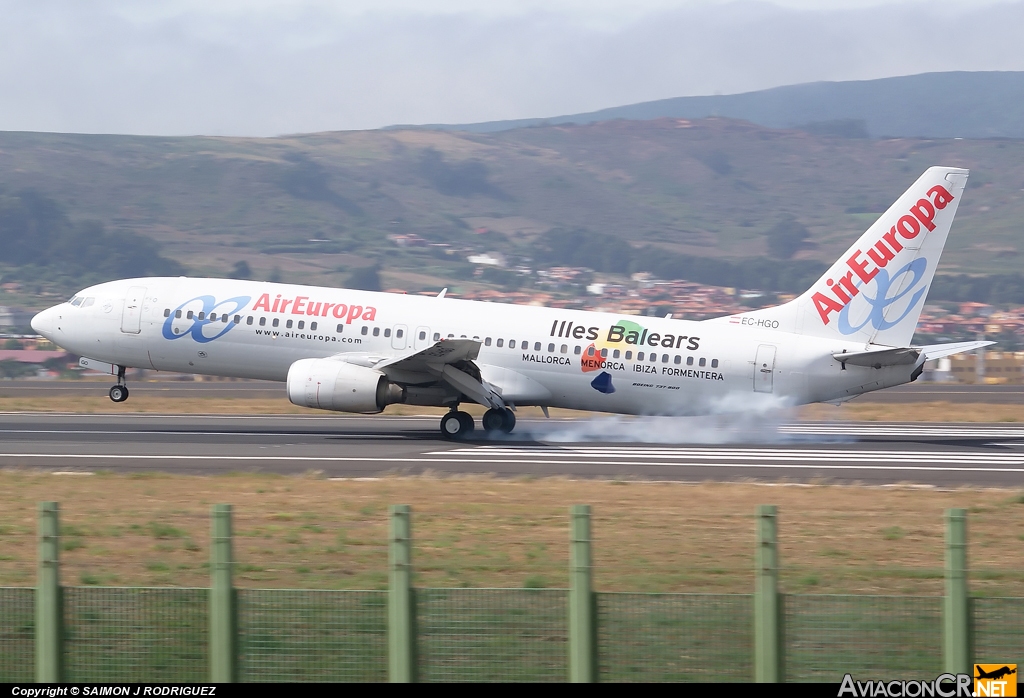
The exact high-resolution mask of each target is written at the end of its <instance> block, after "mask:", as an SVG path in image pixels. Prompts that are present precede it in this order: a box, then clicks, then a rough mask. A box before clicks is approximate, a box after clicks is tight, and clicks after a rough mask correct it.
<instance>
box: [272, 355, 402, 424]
mask: <svg viewBox="0 0 1024 698" xmlns="http://www.w3.org/2000/svg"><path fill="white" fill-rule="evenodd" d="M287 385H288V399H289V400H290V401H291V402H292V403H293V404H296V405H299V406H301V407H317V408H319V409H322V410H334V411H336V412H362V413H372V412H380V411H381V410H383V409H384V408H385V407H387V406H388V405H390V404H393V403H396V402H402V401H403V400H404V399H405V391H404V389H403V388H402V387H401V386H399V385H396V384H395V383H392V382H391V381H389V380H388V379H387V377H386V376H385V375H384V374H383V373H381V372H380V371H375V370H374V369H372V368H364V367H363V366H355V365H353V364H350V363H346V362H344V361H336V360H332V359H301V360H299V361H296V362H295V363H293V364H292V365H291V367H290V368H289V369H288V383H287Z"/></svg>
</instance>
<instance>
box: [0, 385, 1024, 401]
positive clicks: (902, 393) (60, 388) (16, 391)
mask: <svg viewBox="0 0 1024 698" xmlns="http://www.w3.org/2000/svg"><path fill="white" fill-rule="evenodd" d="M113 383H114V381H113V379H111V380H109V381H105V382H104V381H95V380H81V381H45V380H18V381H0V397H43V396H48V395H49V396H54V395H60V396H78V395H104V394H106V391H107V388H109V387H110V386H111V385H113ZM128 387H129V388H130V390H131V393H132V395H161V396H164V397H171V398H181V397H209V398H283V397H284V384H283V383H274V382H271V381H190V380H189V381H167V380H165V381H133V380H130V379H129V381H128ZM856 401H857V402H858V403H860V402H875V403H914V402H953V403H968V402H985V403H991V404H1003V405H1007V404H1012V405H1024V385H947V384H941V383H911V384H909V385H901V386H898V387H896V388H887V389H886V390H879V391H877V392H874V393H868V394H867V395H862V396H860V397H858V398H857V399H856Z"/></svg>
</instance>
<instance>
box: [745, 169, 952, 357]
mask: <svg viewBox="0 0 1024 698" xmlns="http://www.w3.org/2000/svg"><path fill="white" fill-rule="evenodd" d="M967 175H968V170H964V169H960V168H957V167H931V168H929V169H928V170H927V171H926V172H925V173H924V174H923V175H921V177H920V178H918V180H917V181H916V182H914V184H913V185H912V186H911V187H910V188H909V189H907V191H906V192H905V193H904V194H903V196H901V197H900V198H899V199H898V200H897V201H896V203H894V204H893V205H892V206H890V207H889V210H888V211H886V212H885V213H883V214H882V216H881V217H880V218H879V219H878V220H877V221H875V223H874V225H872V226H871V227H870V228H868V230H867V232H865V233H864V234H863V235H862V236H861V237H860V239H859V240H857V242H856V243H855V244H854V245H853V246H852V247H851V248H850V249H848V250H847V251H846V252H845V253H843V256H842V257H840V258H839V260H838V261H837V262H836V263H835V264H833V265H832V267H831V268H830V269H829V270H828V272H826V273H825V275H824V276H822V277H821V278H820V279H818V280H817V281H816V282H815V283H814V285H813V286H811V288H810V289H809V290H808V291H807V292H806V293H804V294H803V295H801V296H800V297H799V298H797V299H795V300H793V301H791V302H790V303H787V304H786V305H784V306H780V307H779V308H771V309H765V310H761V311H756V312H755V313H751V314H746V315H749V316H761V315H764V316H765V317H769V316H770V317H779V318H780V319H781V318H787V319H788V320H789V322H785V323H784V324H785V325H787V326H789V327H790V328H792V329H793V330H795V331H796V332H798V333H800V334H806V335H813V336H816V337H828V338H835V339H843V340H847V341H854V342H863V343H864V344H883V345H887V346H893V347H905V346H909V344H910V342H911V340H912V339H913V336H914V331H915V329H916V328H917V320H918V318H919V317H920V316H921V309H922V307H923V306H924V301H925V296H926V295H927V294H928V287H929V286H930V285H931V282H932V278H933V277H934V276H935V269H936V267H937V266H938V264H939V256H940V255H941V254H942V248H943V246H944V245H945V244H946V236H947V235H948V234H949V229H950V226H951V225H952V224H953V216H954V215H955V214H956V209H957V206H958V205H959V204H960V198H961V196H962V195H963V192H964V186H965V185H966V184H967ZM748 323H749V320H744V324H748ZM749 324H754V323H749ZM776 326H778V323H777V324H776Z"/></svg>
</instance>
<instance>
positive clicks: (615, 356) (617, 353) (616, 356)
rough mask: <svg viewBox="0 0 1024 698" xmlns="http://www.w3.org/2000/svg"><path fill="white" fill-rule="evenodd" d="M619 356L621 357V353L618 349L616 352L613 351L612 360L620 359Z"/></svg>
mask: <svg viewBox="0 0 1024 698" xmlns="http://www.w3.org/2000/svg"><path fill="white" fill-rule="evenodd" d="M619 355H620V352H619V350H618V349H615V350H614V351H612V358H613V359H617V358H619Z"/></svg>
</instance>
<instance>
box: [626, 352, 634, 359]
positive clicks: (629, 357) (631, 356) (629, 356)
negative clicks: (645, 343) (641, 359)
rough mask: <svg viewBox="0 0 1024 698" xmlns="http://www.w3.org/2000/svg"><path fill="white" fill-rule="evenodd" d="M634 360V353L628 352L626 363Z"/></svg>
mask: <svg viewBox="0 0 1024 698" xmlns="http://www.w3.org/2000/svg"><path fill="white" fill-rule="evenodd" d="M632 358H633V352H631V351H627V352H626V361H629V360H631V359H632Z"/></svg>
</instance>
